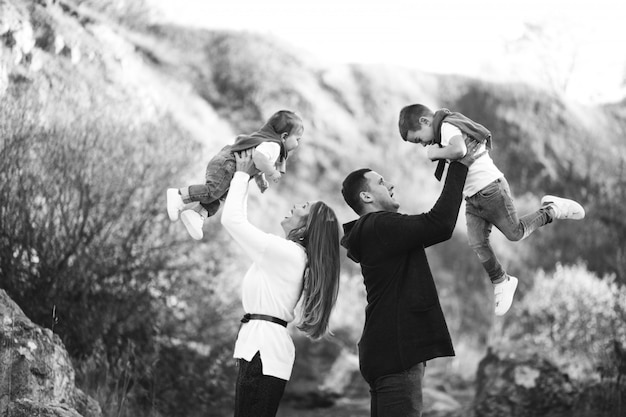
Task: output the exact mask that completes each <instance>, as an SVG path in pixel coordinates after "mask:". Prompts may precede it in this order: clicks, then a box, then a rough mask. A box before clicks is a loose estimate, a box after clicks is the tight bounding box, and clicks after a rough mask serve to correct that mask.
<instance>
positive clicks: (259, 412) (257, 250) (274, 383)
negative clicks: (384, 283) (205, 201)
mask: <svg viewBox="0 0 626 417" xmlns="http://www.w3.org/2000/svg"><path fill="white" fill-rule="evenodd" d="M253 153H254V150H248V151H244V152H242V153H241V154H236V155H235V157H236V164H237V168H236V169H237V171H236V172H235V175H234V176H233V179H232V181H231V184H230V191H229V193H228V197H227V198H226V201H225V203H224V211H223V214H222V225H224V227H225V229H226V230H227V231H228V233H230V235H231V236H232V237H233V238H234V239H235V241H237V243H239V245H240V246H241V247H242V249H243V251H244V252H245V253H246V254H247V255H248V256H250V257H251V258H252V261H253V262H252V266H251V267H250V269H248V272H247V273H246V275H245V277H244V279H243V284H242V302H243V308H244V311H245V312H246V314H245V315H244V318H243V319H242V320H241V321H242V323H243V324H242V326H241V329H240V330H239V335H238V337H237V342H236V344H235V353H234V357H235V358H237V359H238V363H239V375H238V377H237V386H236V392H235V417H246V416H256V417H263V416H275V415H276V412H277V410H278V404H279V402H280V399H281V398H282V396H283V393H284V390H285V386H286V384H287V381H288V380H289V377H290V376H291V370H292V368H293V362H294V359H295V348H294V345H293V341H292V340H291V336H290V335H289V332H288V331H287V328H286V326H287V323H288V322H291V321H293V320H294V318H295V314H294V310H295V307H296V304H297V303H298V301H299V300H300V299H302V306H301V310H302V312H301V318H300V322H299V324H298V328H299V329H300V330H302V331H304V332H305V333H306V334H307V335H308V336H309V337H311V338H313V339H318V338H320V337H322V336H324V335H325V334H326V333H327V332H328V321H329V317H330V313H331V310H332V309H333V307H334V305H335V301H336V300H337V292H338V290H339V223H338V221H337V217H336V216H335V213H334V212H333V210H332V209H331V208H330V207H328V206H327V205H326V204H324V203H323V202H321V201H318V202H314V203H305V204H299V205H295V206H294V207H293V209H292V210H291V213H290V216H287V217H285V218H284V219H283V221H282V222H281V226H282V228H283V230H284V232H285V236H286V238H282V237H279V236H275V235H272V234H269V233H265V232H263V231H261V230H259V229H258V228H256V227H255V226H253V225H252V224H250V223H249V222H248V219H247V200H248V183H249V180H250V175H254V174H255V172H256V168H255V167H254V164H253V162H252V155H253Z"/></svg>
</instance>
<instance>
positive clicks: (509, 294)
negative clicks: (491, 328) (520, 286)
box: [493, 275, 517, 316]
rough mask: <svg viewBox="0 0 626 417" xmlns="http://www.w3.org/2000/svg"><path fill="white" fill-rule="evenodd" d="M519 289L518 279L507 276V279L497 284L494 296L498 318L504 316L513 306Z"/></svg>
mask: <svg viewBox="0 0 626 417" xmlns="http://www.w3.org/2000/svg"><path fill="white" fill-rule="evenodd" d="M516 289H517V278H515V277H512V276H509V275H507V279H506V280H505V281H502V282H501V283H499V284H495V286H494V288H493V294H494V296H495V301H496V308H495V313H496V316H504V315H505V314H506V312H507V311H509V308H511V304H513V295H515V290H516Z"/></svg>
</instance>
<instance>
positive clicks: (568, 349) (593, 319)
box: [506, 264, 626, 376]
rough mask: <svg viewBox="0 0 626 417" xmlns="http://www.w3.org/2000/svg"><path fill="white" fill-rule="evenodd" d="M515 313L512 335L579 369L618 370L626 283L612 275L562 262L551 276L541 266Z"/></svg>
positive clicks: (625, 328)
mask: <svg viewBox="0 0 626 417" xmlns="http://www.w3.org/2000/svg"><path fill="white" fill-rule="evenodd" d="M512 313H513V314H511V316H510V317H509V318H508V320H507V322H508V325H509V327H508V328H507V329H506V334H507V335H508V337H509V338H510V339H511V340H512V341H514V342H519V341H521V342H523V345H524V346H529V347H533V348H537V349H540V350H542V351H544V352H546V354H547V355H548V356H549V357H551V359H553V360H554V361H555V362H556V363H557V364H559V365H561V366H563V367H565V368H567V369H568V370H569V371H570V372H572V373H574V374H576V373H580V374H581V375H586V376H591V375H596V376H597V371H598V370H601V369H604V370H613V372H612V373H613V375H607V374H606V372H604V374H603V375H601V376H617V371H618V361H619V357H616V352H617V351H618V350H619V349H620V348H621V349H623V348H624V347H626V288H624V287H623V286H620V285H618V284H617V283H616V282H615V278H614V277H613V276H605V277H603V278H598V277H597V276H595V275H594V274H592V273H590V272H589V271H587V269H586V266H585V265H582V264H578V265H574V266H562V265H560V264H557V268H556V270H555V272H554V273H553V274H552V275H551V276H550V275H548V274H547V273H545V272H539V274H538V276H537V278H536V280H535V286H534V287H533V288H532V289H531V290H530V292H528V293H527V294H526V296H525V297H524V299H523V300H522V302H521V305H520V306H519V308H517V309H515V310H514V311H512ZM621 372H623V370H622V371H621Z"/></svg>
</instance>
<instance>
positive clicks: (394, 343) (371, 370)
mask: <svg viewBox="0 0 626 417" xmlns="http://www.w3.org/2000/svg"><path fill="white" fill-rule="evenodd" d="M466 175H467V167H466V166H465V165H463V164H461V163H459V162H452V163H451V164H450V168H449V170H448V175H447V176H446V182H445V185H444V188H443V191H442V193H441V196H440V197H439V199H438V200H437V202H436V203H435V205H434V206H433V208H432V209H431V210H430V211H429V212H428V213H423V214H418V215H406V214H399V213H393V212H388V211H379V212H375V213H368V214H365V215H363V216H361V217H360V218H359V219H358V220H355V221H353V222H350V223H346V224H344V232H345V235H344V237H343V239H342V245H343V246H344V247H346V248H347V249H348V256H349V257H350V259H352V260H353V261H355V262H357V263H360V264H361V272H362V274H363V281H364V283H365V289H366V291H367V307H366V309H365V326H364V328H363V334H362V336H361V340H360V341H359V364H360V368H361V374H362V375H363V377H364V378H365V380H366V381H367V382H368V383H370V384H372V383H373V382H374V381H375V380H376V379H377V378H379V377H381V376H384V375H389V374H392V373H397V372H401V371H403V370H407V369H409V368H411V367H413V366H414V365H416V364H418V363H420V362H425V361H427V360H430V359H433V358H436V357H442V356H454V349H453V347H452V340H451V339H450V333H449V332H448V326H447V325H446V320H445V318H444V316H443V312H442V310H441V305H440V304H439V297H438V295H437V289H436V287H435V282H434V281H433V276H432V273H431V271H430V267H429V265H428V260H427V259H426V253H425V251H424V249H425V248H426V247H428V246H431V245H434V244H436V243H439V242H443V241H445V240H448V239H450V237H451V236H452V232H453V230H454V226H455V224H456V220H457V217H458V214H459V207H460V205H461V202H462V191H463V186H464V185H465V177H466Z"/></svg>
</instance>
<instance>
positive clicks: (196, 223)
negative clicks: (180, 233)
mask: <svg viewBox="0 0 626 417" xmlns="http://www.w3.org/2000/svg"><path fill="white" fill-rule="evenodd" d="M180 220H182V222H183V224H184V225H185V228H186V229H187V232H188V233H189V235H190V236H191V237H192V238H194V239H195V240H202V237H203V236H204V233H203V232H202V226H203V225H204V216H202V215H201V214H200V213H198V212H197V211H195V210H184V211H183V212H182V213H180Z"/></svg>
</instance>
